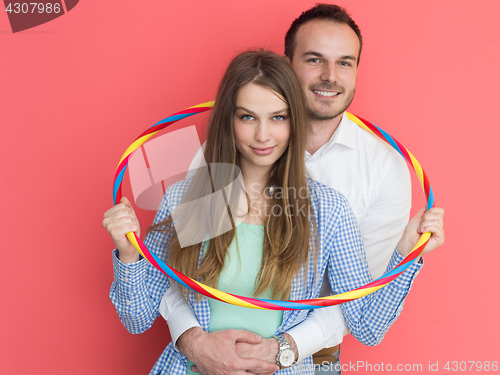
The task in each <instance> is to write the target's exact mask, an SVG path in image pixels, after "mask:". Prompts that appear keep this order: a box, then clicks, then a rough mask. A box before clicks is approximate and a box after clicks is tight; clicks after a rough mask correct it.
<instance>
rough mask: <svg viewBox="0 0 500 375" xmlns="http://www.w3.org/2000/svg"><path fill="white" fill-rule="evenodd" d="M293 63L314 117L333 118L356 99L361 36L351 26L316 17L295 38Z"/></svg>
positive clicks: (311, 117)
mask: <svg viewBox="0 0 500 375" xmlns="http://www.w3.org/2000/svg"><path fill="white" fill-rule="evenodd" d="M295 43H296V47H295V52H294V55H293V60H292V66H293V69H294V70H295V73H296V74H297V77H298V78H299V81H300V84H301V86H302V89H303V90H304V94H305V97H306V101H307V109H308V115H309V119H310V120H320V121H324V120H331V119H333V118H335V117H337V116H339V115H340V114H342V113H343V112H344V111H345V110H346V109H347V107H349V105H350V104H351V102H352V99H353V98H354V91H355V89H356V76H357V73H358V67H357V63H358V54H359V39H358V36H357V35H356V33H355V32H354V30H352V29H351V28H350V27H349V26H348V25H346V24H341V23H336V22H332V21H327V20H314V21H310V22H307V23H305V24H304V25H302V26H301V27H300V28H299V30H298V32H297V35H296V38H295Z"/></svg>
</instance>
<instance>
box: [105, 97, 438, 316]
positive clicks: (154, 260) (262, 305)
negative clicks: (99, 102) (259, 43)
mask: <svg viewBox="0 0 500 375" xmlns="http://www.w3.org/2000/svg"><path fill="white" fill-rule="evenodd" d="M213 105H214V102H207V103H202V104H198V105H195V106H193V107H189V108H186V109H184V110H182V111H180V112H177V113H174V114H173V115H171V116H169V117H167V118H165V119H163V120H161V121H160V122H158V123H156V124H154V125H153V126H151V127H150V128H148V129H147V130H146V131H144V132H143V133H142V134H141V135H139V136H138V137H137V138H136V139H135V140H134V142H133V143H132V144H131V145H130V146H129V147H128V148H127V150H126V151H125V153H124V154H123V156H122V157H121V159H120V161H119V162H118V167H117V168H116V173H115V178H114V183H113V204H114V205H115V204H116V203H117V202H118V201H119V200H120V199H121V197H122V192H121V186H122V181H123V175H124V174H125V170H126V169H127V166H128V160H129V158H130V157H131V155H132V154H133V152H134V151H135V150H137V149H138V148H139V147H141V146H142V145H143V144H144V143H145V142H146V141H147V140H148V139H149V138H151V137H152V136H153V135H155V134H156V133H158V132H159V131H161V130H163V129H165V128H166V127H168V126H170V125H172V124H173V123H175V122H177V121H179V120H182V119H184V118H187V117H190V116H193V115H196V114H198V113H202V112H206V111H208V110H210V109H211V108H212V107H213ZM346 114H347V117H348V118H349V119H350V120H352V121H353V122H355V123H356V124H357V125H358V126H360V127H361V128H363V129H365V130H366V131H368V132H370V133H372V134H374V135H376V136H377V137H379V138H381V139H382V140H384V141H386V142H387V143H388V144H389V145H390V146H392V147H393V148H394V149H395V150H396V151H397V152H399V154H400V155H401V156H402V157H403V158H404V159H405V160H406V162H407V163H408V164H409V165H410V166H411V167H412V168H413V170H414V171H415V173H416V174H417V177H418V179H419V181H420V184H421V185H422V188H423V191H424V194H425V197H426V199H427V210H428V209H430V208H432V207H434V194H433V192H432V188H431V184H430V182H429V179H428V178H427V175H426V174H425V172H424V170H423V168H422V166H421V165H420V163H419V162H418V161H417V159H416V158H415V157H414V156H413V155H412V154H411V152H410V151H408V149H406V147H404V146H403V145H402V144H401V143H399V142H398V141H397V140H396V139H394V138H393V137H391V136H390V135H389V134H388V133H387V132H385V131H384V130H382V129H380V128H379V127H377V126H375V125H374V124H372V123H370V122H369V121H366V120H364V119H362V118H360V117H357V116H355V115H353V114H351V113H348V112H346ZM430 236H431V233H430V232H427V233H424V234H422V235H421V236H420V239H419V240H418V242H417V244H416V245H415V247H414V248H413V250H412V251H411V252H410V254H408V256H407V257H406V258H405V259H403V260H402V261H401V263H399V264H398V265H397V266H396V267H394V268H393V269H392V270H391V271H389V272H387V273H386V274H384V275H382V276H381V277H379V278H378V279H376V280H374V281H372V282H371V283H368V284H366V285H364V286H362V287H359V288H357V289H354V290H351V291H349V292H345V293H342V294H336V295H333V296H327V297H322V298H315V299H309V300H295V301H293V300H290V301H280V300H267V299H259V298H252V297H243V296H238V295H235V294H231V293H226V292H223V291H220V290H217V289H214V288H212V287H209V286H208V285H204V284H202V283H200V282H198V281H196V280H193V279H191V278H190V277H188V276H186V275H183V274H182V273H180V272H179V271H177V270H175V269H173V268H172V267H170V266H169V265H167V264H166V263H165V262H164V261H163V260H162V259H160V258H159V257H158V256H157V255H156V254H154V253H151V252H150V251H149V250H148V249H147V248H146V246H145V245H144V243H143V242H142V241H141V239H140V238H139V237H138V236H137V234H135V233H134V232H129V233H127V238H128V239H129V241H130V242H131V243H132V245H133V246H134V247H135V248H136V250H137V251H138V252H139V253H140V254H141V255H142V256H143V257H144V258H146V259H147V260H148V261H149V262H150V263H151V264H152V265H153V266H154V267H156V268H157V269H158V270H159V271H161V272H162V273H163V274H165V275H166V276H168V277H170V278H171V279H172V280H175V281H177V282H178V283H179V284H181V285H183V286H185V287H187V288H189V289H191V290H194V291H195V292H198V293H201V294H202V295H204V296H206V297H209V298H214V299H216V300H218V301H222V302H226V303H229V304H232V305H236V306H243V307H249V308H254V309H263V310H309V309H316V308H319V307H326V306H333V305H339V304H342V303H344V302H349V301H352V300H355V299H357V298H361V297H364V296H366V295H368V294H370V293H373V292H375V291H377V290H378V289H380V288H382V287H384V286H385V285H387V284H389V283H390V282H391V281H393V280H394V279H396V278H397V277H398V276H399V275H401V274H402V273H403V272H404V271H406V269H408V267H410V266H411V264H412V263H413V262H414V261H415V260H416V259H417V258H418V256H419V255H420V254H421V253H422V251H423V250H424V248H425V245H426V244H427V241H429V238H430Z"/></svg>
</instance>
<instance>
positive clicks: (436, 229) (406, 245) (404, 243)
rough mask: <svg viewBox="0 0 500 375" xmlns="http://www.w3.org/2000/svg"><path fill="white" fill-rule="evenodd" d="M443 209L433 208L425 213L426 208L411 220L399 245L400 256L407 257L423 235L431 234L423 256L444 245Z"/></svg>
mask: <svg viewBox="0 0 500 375" xmlns="http://www.w3.org/2000/svg"><path fill="white" fill-rule="evenodd" d="M443 216H444V209H443V208H437V207H434V208H431V209H430V210H429V211H427V212H425V207H423V208H422V209H420V211H418V213H417V214H416V215H415V216H413V217H412V218H411V220H410V221H409V222H408V224H407V225H406V228H405V232H404V234H403V237H402V238H401V240H400V241H399V243H398V246H397V249H398V252H399V254H401V255H402V256H404V257H406V256H407V255H408V254H409V253H410V251H411V250H412V249H413V247H414V246H415V244H416V243H417V241H418V239H419V238H420V235H421V234H422V233H426V232H431V238H430V239H429V242H427V245H426V246H425V249H424V251H423V252H422V254H421V255H424V254H427V253H429V252H431V251H432V250H434V249H435V248H437V247H439V246H441V245H442V244H443V243H444V229H443Z"/></svg>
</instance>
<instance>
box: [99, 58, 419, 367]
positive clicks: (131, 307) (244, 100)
mask: <svg viewBox="0 0 500 375" xmlns="http://www.w3.org/2000/svg"><path fill="white" fill-rule="evenodd" d="M302 95H303V94H302V91H301V87H300V85H299V83H298V81H297V79H296V77H295V74H294V73H293V70H292V69H291V67H290V66H289V65H288V63H287V62H286V61H285V60H283V59H282V58H281V57H279V56H277V55H275V54H273V53H270V52H246V53H243V54H240V55H238V56H237V57H236V58H235V59H234V60H233V61H232V62H231V64H230V65H229V67H228V69H227V71H226V73H225V75H224V77H223V79H222V82H221V85H220V87H219V90H218V94H217V99H216V102H215V103H216V104H215V107H214V109H213V112H212V117H211V120H210V124H209V128H208V137H207V143H206V149H205V153H204V156H205V160H206V162H207V165H209V166H210V168H209V171H208V174H207V173H206V172H207V171H206V170H199V171H198V172H197V173H196V174H195V175H194V176H193V177H192V178H189V179H186V180H183V181H180V182H179V183H176V184H174V185H172V186H171V187H170V188H169V189H168V190H167V192H166V194H165V196H164V198H163V201H162V203H161V205H160V209H159V210H158V212H157V215H156V218H155V222H154V225H153V226H152V227H151V228H150V230H149V233H148V236H147V238H146V240H145V244H146V246H148V248H149V249H150V250H151V251H153V252H155V253H156V254H158V255H159V256H161V257H163V258H164V259H168V262H169V264H170V265H171V266H172V267H174V268H175V269H177V270H179V271H180V272H182V273H184V274H187V275H188V276H190V277H193V278H195V279H198V280H200V281H202V282H203V283H205V284H207V285H210V286H212V287H215V288H219V289H221V290H225V291H229V292H231V293H233V294H241V295H247V296H255V297H259V298H274V299H309V298H315V297H317V296H318V295H319V291H320V287H321V282H322V278H323V274H324V273H325V272H326V271H327V272H328V276H329V280H330V284H331V285H332V289H333V290H334V291H335V293H342V292H345V291H349V290H352V289H355V288H357V287H360V286H362V285H364V284H366V283H368V282H369V281H370V277H369V274H368V270H367V268H366V261H365V259H364V252H363V245H362V241H361V238H360V235H359V230H358V228H357V225H356V221H355V219H354V217H353V215H352V212H351V209H350V207H349V205H348V203H347V202H346V200H345V199H344V198H343V197H342V196H341V195H340V194H338V193H336V192H335V191H333V190H332V189H330V188H327V187H326V186H323V185H321V184H319V183H317V182H314V181H312V180H308V179H307V178H306V171H305V165H304V161H303V155H304V150H305V140H306V133H305V130H306V126H305V124H306V121H307V119H306V109H305V104H304V100H303V96H302ZM218 166H222V167H220V168H219V167H218ZM239 170H241V176H242V182H241V184H239V183H238V181H241V180H240V179H239V178H238V176H239ZM207 176H208V177H207ZM228 187H230V188H228ZM218 192H221V193H220V194H218ZM207 196H210V199H207V200H202V201H200V199H201V198H205V197H207ZM193 201H196V204H195V205H193V204H192V202H193ZM200 202H201V203H200ZM193 207H194V211H193ZM226 207H229V209H226ZM207 218H208V220H206V219H207ZM228 221H229V223H230V225H229V230H227V231H226V229H227V223H228ZM103 224H104V226H105V227H106V229H107V230H108V231H109V232H110V234H111V237H112V239H113V241H114V242H115V244H116V247H117V252H115V258H114V268H115V281H114V283H113V285H112V287H111V292H110V296H111V299H112V301H113V303H114V304H115V306H116V309H117V311H118V314H119V316H120V319H121V320H122V322H123V324H124V325H125V326H126V327H127V329H128V330H129V331H130V332H132V333H140V332H143V331H144V330H146V329H148V328H149V327H150V326H151V325H152V323H153V321H154V320H155V319H156V317H157V316H158V307H159V304H160V300H161V298H162V296H163V294H164V292H165V291H166V290H167V289H168V288H169V287H170V280H169V279H167V278H166V277H165V276H164V275H162V274H161V273H160V272H159V271H157V270H156V269H154V268H153V267H152V266H150V265H149V264H147V263H146V262H145V260H140V259H139V256H138V254H137V252H136V251H135V249H134V248H133V247H132V245H131V244H130V243H128V240H127V239H126V237H125V234H126V233H127V232H130V231H136V232H138V231H139V227H138V223H137V220H136V218H135V214H134V212H133V210H132V207H131V205H130V203H129V202H128V201H127V200H126V199H124V200H123V201H122V203H121V204H119V205H117V206H115V207H113V208H111V209H110V210H108V211H107V212H106V214H105V219H104V221H103ZM200 233H201V237H205V238H206V240H205V241H203V244H201V242H202V241H201V240H196V241H191V242H190V239H192V238H193V237H197V236H198V237H199V234H200ZM401 243H402V244H404V246H405V249H404V250H402V249H400V251H402V253H408V252H409V250H411V244H408V240H407V239H403V240H402V242H401ZM400 258H401V257H400V256H399V258H398V257H397V256H395V257H393V263H394V264H392V265H395V264H397V262H398V260H399V259H400ZM417 271H418V265H412V266H411V267H410V269H409V270H408V271H407V273H408V274H409V275H414V274H415V273H416V272H417ZM123 275H131V276H130V277H124V276H123ZM124 279H125V280H124ZM411 281H412V277H411V276H409V277H408V278H407V279H406V281H400V284H399V285H398V282H394V283H393V284H391V286H389V287H387V288H384V289H382V290H381V291H380V292H377V293H376V294H372V295H370V296H368V297H366V298H363V299H360V300H356V301H352V302H350V303H347V304H344V305H343V311H344V315H345V318H346V321H347V323H348V325H349V328H350V330H351V333H352V334H353V335H354V336H355V337H356V338H357V339H358V340H360V341H366V340H367V339H366V337H367V336H370V335H375V336H380V335H382V336H383V333H385V331H386V330H387V329H388V328H389V327H390V325H391V324H392V323H393V321H394V318H393V317H394V316H397V310H398V307H399V306H400V305H401V303H402V302H403V301H404V297H405V296H406V293H407V289H408V288H409V285H410V284H411ZM180 292H182V293H183V296H184V298H186V299H187V300H188V302H189V305H190V307H191V308H192V309H193V311H194V312H195V314H196V316H197V318H198V320H199V322H200V324H201V326H202V328H203V329H204V330H206V331H215V330H221V329H226V328H231V327H233V328H240V329H247V330H249V331H252V332H257V333H259V334H260V335H261V336H263V337H272V336H273V335H275V334H281V333H283V332H286V330H288V329H290V328H291V327H293V326H295V325H296V324H298V323H300V322H302V321H303V320H304V319H306V317H307V311H286V312H285V313H282V312H279V311H278V312H276V311H260V310H253V309H245V308H240V307H235V306H229V305H225V304H224V305H221V303H220V302H217V301H214V300H207V298H201V296H199V295H197V294H194V293H193V292H189V291H186V290H182V289H181V290H180ZM380 309H385V310H387V311H388V312H389V313H388V314H387V316H388V317H389V318H388V319H387V320H384V321H380V320H376V321H374V318H373V316H374V314H375V312H376V311H378V310H380ZM292 360H293V358H292ZM281 364H282V367H283V366H284V365H288V364H287V363H286V359H283V361H282V362H281ZM304 365H305V370H306V372H309V373H313V372H314V371H313V367H312V365H311V361H310V358H308V359H306V360H305V361H304ZM189 368H190V365H189V366H188V362H187V360H186V358H185V357H184V356H183V355H182V354H181V353H179V352H178V351H176V350H175V348H174V347H173V345H172V343H171V344H170V345H169V346H168V347H167V348H166V349H165V351H164V352H163V354H162V356H161V357H160V359H159V360H158V362H157V363H156V365H155V367H154V368H153V370H152V372H151V373H152V374H159V373H161V374H166V373H175V374H177V373H179V374H183V373H185V372H186V371H187V369H189ZM283 373H291V369H290V368H286V369H284V370H283Z"/></svg>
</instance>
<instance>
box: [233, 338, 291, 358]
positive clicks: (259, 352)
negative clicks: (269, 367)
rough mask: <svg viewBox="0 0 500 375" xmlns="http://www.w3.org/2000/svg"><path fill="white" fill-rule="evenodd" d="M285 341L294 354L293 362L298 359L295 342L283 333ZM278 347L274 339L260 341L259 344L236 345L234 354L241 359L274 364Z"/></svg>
mask: <svg viewBox="0 0 500 375" xmlns="http://www.w3.org/2000/svg"><path fill="white" fill-rule="evenodd" d="M283 336H284V337H285V339H286V341H288V343H289V344H290V346H291V348H292V350H293V351H294V353H295V360H297V359H298V358H299V352H298V350H297V345H296V344H295V340H294V339H293V338H292V336H290V335H289V334H288V333H284V334H283ZM278 351H279V345H278V341H276V339H275V338H270V339H262V340H261V342H260V343H257V344H249V343H248V342H238V343H236V354H238V355H239V356H240V357H242V358H257V359H260V360H262V361H266V362H269V363H276V356H277V355H278Z"/></svg>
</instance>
